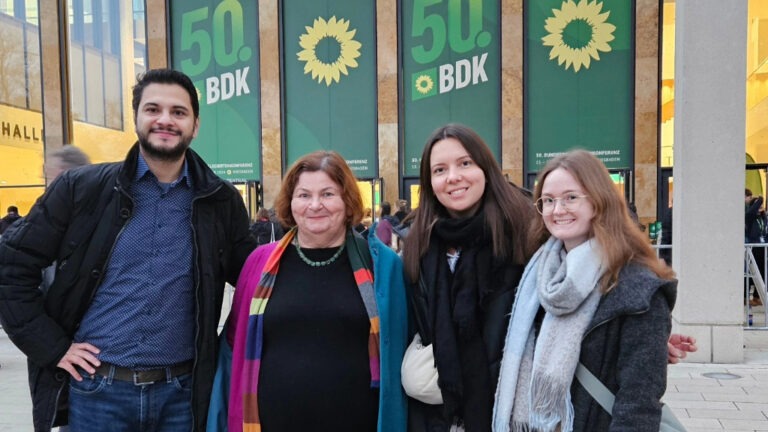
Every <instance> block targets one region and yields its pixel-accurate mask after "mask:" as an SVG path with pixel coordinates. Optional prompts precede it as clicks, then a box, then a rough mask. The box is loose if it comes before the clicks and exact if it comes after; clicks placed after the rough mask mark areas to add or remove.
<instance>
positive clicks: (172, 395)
mask: <svg viewBox="0 0 768 432" xmlns="http://www.w3.org/2000/svg"><path fill="white" fill-rule="evenodd" d="M113 371H114V369H112V371H111V372H110V374H109V376H102V375H94V376H93V377H91V376H90V375H88V374H85V373H83V380H82V381H79V382H78V381H75V380H74V379H73V378H70V391H69V427H70V431H71V432H97V431H105V432H114V431H130V432H134V431H135V432H177V431H178V432H182V431H183V432H189V431H191V430H192V390H191V386H192V374H186V375H182V376H179V377H177V378H167V379H165V380H162V381H156V382H154V383H151V384H139V385H136V384H134V383H132V382H127V381H119V380H115V379H112V375H113V373H114V372H113Z"/></svg>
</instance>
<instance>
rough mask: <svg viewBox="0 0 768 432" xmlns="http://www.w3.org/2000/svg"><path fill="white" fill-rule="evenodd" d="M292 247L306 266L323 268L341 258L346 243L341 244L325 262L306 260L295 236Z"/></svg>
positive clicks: (297, 237)
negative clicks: (294, 247)
mask: <svg viewBox="0 0 768 432" xmlns="http://www.w3.org/2000/svg"><path fill="white" fill-rule="evenodd" d="M293 245H294V246H296V252H298V253H299V258H301V260H302V261H304V262H305V263H307V265H308V266H311V267H324V266H327V265H328V264H332V263H333V262H334V261H336V260H337V259H339V257H340V256H341V253H342V252H344V247H346V242H345V243H342V244H341V247H340V248H339V250H337V251H336V253H335V254H333V256H332V257H330V258H328V259H327V260H325V261H312V260H311V259H309V258H307V256H306V255H304V252H302V251H301V247H300V246H299V236H298V235H296V237H294V238H293Z"/></svg>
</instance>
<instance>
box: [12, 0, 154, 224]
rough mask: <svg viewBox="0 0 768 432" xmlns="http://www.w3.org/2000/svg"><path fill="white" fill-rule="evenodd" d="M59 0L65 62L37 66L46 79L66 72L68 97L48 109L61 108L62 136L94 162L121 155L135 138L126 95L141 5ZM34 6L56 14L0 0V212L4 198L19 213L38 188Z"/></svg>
mask: <svg viewBox="0 0 768 432" xmlns="http://www.w3.org/2000/svg"><path fill="white" fill-rule="evenodd" d="M60 1H62V3H64V4H66V6H67V7H66V10H67V19H66V22H67V25H68V28H67V29H66V30H67V33H68V35H69V37H70V39H69V44H68V47H67V48H68V52H69V70H60V71H57V70H56V69H55V65H54V66H52V67H50V68H45V70H46V80H47V81H48V80H51V79H54V80H55V79H56V78H57V77H58V76H68V77H69V78H70V88H69V90H70V96H71V97H70V104H71V105H70V106H68V107H62V108H59V107H56V106H54V107H50V109H51V110H53V111H54V113H53V115H54V117H55V116H56V115H58V113H59V111H60V110H61V109H63V110H64V112H65V113H66V114H68V116H64V117H65V119H66V120H65V122H68V124H67V127H68V129H71V130H72V131H73V142H71V143H69V142H64V144H76V145H78V146H79V147H81V148H83V150H85V152H86V153H87V154H88V155H89V156H90V157H91V160H93V161H94V162H103V161H111V160H119V159H122V158H123V157H124V155H125V153H126V151H127V149H128V147H129V146H130V145H131V144H133V142H134V141H135V139H136V137H135V132H134V130H133V129H134V128H133V114H132V110H131V101H130V95H131V86H132V85H133V84H134V82H135V77H136V75H137V74H139V73H142V72H143V71H144V70H145V69H146V65H147V51H146V19H145V10H146V5H145V3H144V1H143V0H134V1H132V2H123V1H119V0H71V1H67V2H65V0H60ZM49 9H50V10H49ZM41 13H42V14H43V15H44V17H46V18H47V22H57V21H58V20H57V19H56V14H57V13H58V10H57V9H56V8H48V9H46V10H44V11H42V12H40V8H39V3H38V1H37V0H0V214H5V210H6V209H7V207H8V206H11V205H15V206H17V207H19V210H20V211H21V214H22V215H23V214H26V212H27V211H28V210H29V208H30V207H31V206H32V204H33V203H34V202H35V200H36V199H37V197H39V196H40V195H41V194H42V193H43V192H44V190H45V180H44V177H43V161H44V154H45V149H46V146H45V142H44V135H43V110H44V107H43V97H42V95H43V91H42V88H43V85H42V80H41V77H42V70H43V68H44V65H43V63H42V62H41V55H40V52H41V43H40V22H39V18H40V14H41ZM60 30H63V29H60ZM62 32H63V31H62ZM49 66H50V65H49ZM45 108H49V107H45ZM54 135H55V134H54ZM65 139H66V138H65Z"/></svg>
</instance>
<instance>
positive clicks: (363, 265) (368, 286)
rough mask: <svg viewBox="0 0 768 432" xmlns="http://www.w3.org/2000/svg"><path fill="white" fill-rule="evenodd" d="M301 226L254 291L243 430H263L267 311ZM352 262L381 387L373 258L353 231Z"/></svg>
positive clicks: (374, 380) (349, 241) (349, 239)
mask: <svg viewBox="0 0 768 432" xmlns="http://www.w3.org/2000/svg"><path fill="white" fill-rule="evenodd" d="M296 232H297V229H296V228H294V229H292V230H291V231H289V232H288V233H287V234H286V235H285V236H284V237H283V238H282V239H281V240H280V243H279V244H278V246H277V247H276V248H275V250H274V251H273V252H272V254H271V255H270V256H269V258H268V259H267V263H266V264H265V265H264V271H263V272H262V274H261V278H260V279H259V285H258V286H257V287H256V290H255V291H254V293H253V299H252V300H251V307H250V312H249V316H248V329H247V333H246V334H247V335H246V340H245V362H244V364H243V371H242V383H243V387H242V388H243V432H260V431H261V421H260V419H259V401H258V396H257V395H258V389H259V369H260V367H261V352H262V349H263V347H264V310H265V309H266V307H267V303H268V302H269V298H270V297H271V296H272V289H273V288H274V286H275V279H276V278H277V272H278V269H279V268H280V258H281V257H282V255H283V252H285V250H286V249H287V248H288V247H289V246H290V244H291V242H292V241H293V238H294V236H296ZM345 245H346V250H347V254H348V255H349V262H350V264H351V265H352V271H353V272H354V275H355V282H357V287H358V289H359V290H360V297H362V299H363V303H364V304H365V310H366V312H367V313H368V318H369V319H370V322H371V331H370V333H369V336H368V358H369V362H370V368H371V387H372V388H378V387H379V381H380V379H381V374H380V369H379V313H378V309H377V307H376V298H375V295H374V292H373V273H372V272H371V267H372V264H371V257H370V253H369V252H368V248H367V245H366V244H365V240H363V239H362V238H359V237H355V235H354V234H352V231H351V230H350V231H348V232H347V236H346V240H345Z"/></svg>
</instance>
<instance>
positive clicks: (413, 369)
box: [400, 333, 443, 405]
mask: <svg viewBox="0 0 768 432" xmlns="http://www.w3.org/2000/svg"><path fill="white" fill-rule="evenodd" d="M400 377H401V378H400V380H401V382H402V384H403V389H405V394H407V395H408V396H410V397H412V398H414V399H416V400H418V401H421V402H424V403H426V404H430V405H440V404H442V403H443V394H442V393H441V392H440V387H439V386H438V385H437V377H438V375H437V368H436V367H435V355H434V353H433V352H432V344H430V345H427V346H424V345H422V344H421V336H419V334H418V333H416V335H415V336H414V337H413V341H411V344H410V345H408V348H407V349H406V350H405V355H404V356H403V364H402V366H401V367H400Z"/></svg>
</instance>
